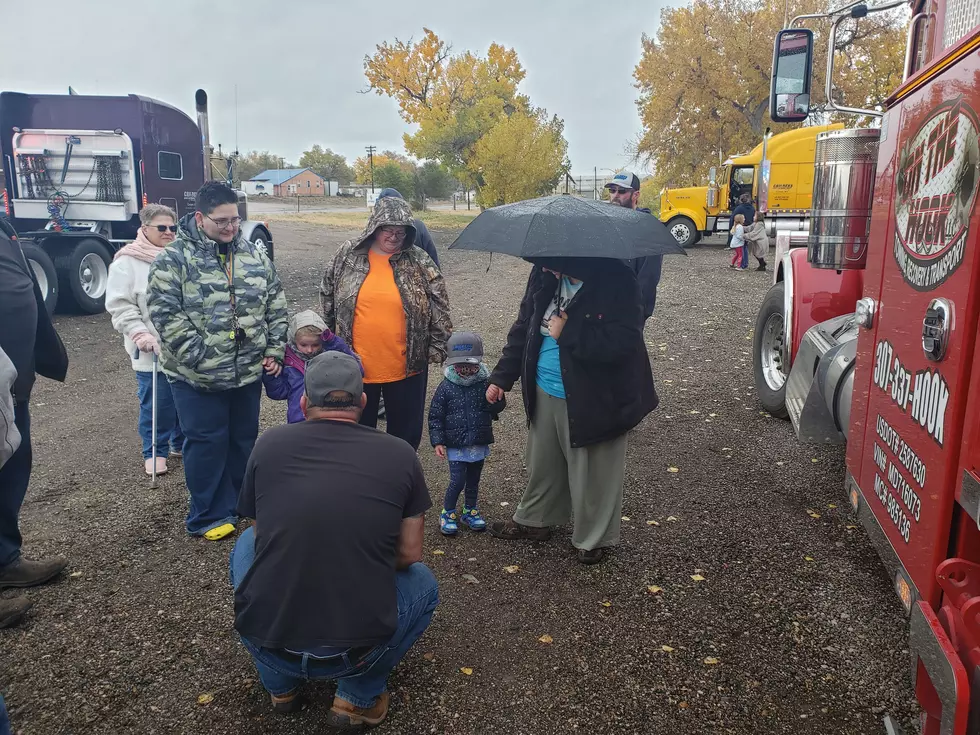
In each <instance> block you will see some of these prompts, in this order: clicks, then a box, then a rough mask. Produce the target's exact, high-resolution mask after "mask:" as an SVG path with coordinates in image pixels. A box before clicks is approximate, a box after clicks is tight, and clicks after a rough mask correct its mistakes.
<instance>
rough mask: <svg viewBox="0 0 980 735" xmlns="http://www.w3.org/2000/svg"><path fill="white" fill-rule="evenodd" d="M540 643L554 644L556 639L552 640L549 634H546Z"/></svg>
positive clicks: (539, 639) (540, 639)
mask: <svg viewBox="0 0 980 735" xmlns="http://www.w3.org/2000/svg"><path fill="white" fill-rule="evenodd" d="M538 641H539V642H541V643H554V642H555V639H554V638H552V637H551V636H550V635H548V634H547V633H545V634H544V635H543V636H541V637H540V638H538Z"/></svg>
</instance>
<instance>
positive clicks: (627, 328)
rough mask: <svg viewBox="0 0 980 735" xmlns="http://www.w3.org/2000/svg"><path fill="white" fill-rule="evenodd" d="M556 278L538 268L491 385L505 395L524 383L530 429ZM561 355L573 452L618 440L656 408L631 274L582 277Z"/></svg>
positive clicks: (617, 270) (613, 271) (608, 271)
mask: <svg viewBox="0 0 980 735" xmlns="http://www.w3.org/2000/svg"><path fill="white" fill-rule="evenodd" d="M557 288H558V279H557V278H556V277H555V276H554V275H552V274H551V273H546V272H544V271H543V270H541V268H539V267H537V266H536V267H535V268H534V269H533V270H532V271H531V275H530V277H529V278H528V282H527V288H526V289H525V292H524V298H523V299H522V300H521V308H520V312H519V313H518V315H517V321H516V322H514V326H512V327H511V328H510V333H509V334H508V335H507V345H506V346H505V347H504V350H503V353H502V355H501V357H500V361H499V362H498V363H497V366H496V367H495V368H494V370H493V373H492V374H491V375H490V382H491V383H493V384H494V385H497V386H499V387H501V388H503V389H504V390H505V391H507V390H510V389H511V388H513V387H514V383H515V382H516V381H517V380H518V379H520V380H521V386H522V392H523V393H524V409H525V411H526V412H527V419H528V424H530V423H531V422H532V421H534V404H535V396H536V392H537V391H536V385H537V365H538V353H539V351H540V350H541V342H542V339H543V335H542V334H541V329H540V326H541V320H542V318H543V317H544V312H545V310H546V309H547V307H548V304H549V303H550V302H551V299H552V297H553V296H554V295H555V291H556V290H557ZM566 311H567V313H568V321H567V322H566V323H565V326H564V328H563V329H562V333H561V336H560V337H559V338H558V347H559V352H558V357H559V361H560V363H561V372H562V382H563V383H564V385H565V401H566V404H567V408H568V430H569V435H570V438H571V443H572V446H573V447H584V446H587V445H589V444H598V443H599V442H603V441H607V440H609V439H615V438H616V437H618V436H621V435H623V434H625V433H626V432H627V431H629V430H630V429H632V428H633V427H634V426H636V425H637V424H638V423H640V421H642V420H643V417H644V416H646V415H647V414H648V413H650V412H651V411H652V410H653V409H655V408H656V407H657V404H658V402H659V401H658V398H657V392H656V390H655V389H654V387H653V373H652V372H651V370H650V358H649V356H648V355H647V350H646V345H645V344H644V342H643V309H642V306H641V302H640V291H639V287H638V286H637V283H636V279H635V278H634V276H633V274H632V273H631V272H630V271H629V270H627V269H626V268H622V267H613V266H612V265H611V266H610V267H603V268H601V269H597V270H595V271H592V272H591V273H589V274H585V275H584V278H583V284H582V288H581V289H579V291H578V293H577V294H576V295H575V296H574V298H573V299H572V300H571V302H570V303H569V305H568V308H567V310H566Z"/></svg>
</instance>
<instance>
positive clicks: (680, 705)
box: [677, 702, 691, 709]
mask: <svg viewBox="0 0 980 735" xmlns="http://www.w3.org/2000/svg"><path fill="white" fill-rule="evenodd" d="M677 706H678V707H680V708H681V709H687V708H688V707H690V706H691V705H689V704H688V703H687V702H678V703H677Z"/></svg>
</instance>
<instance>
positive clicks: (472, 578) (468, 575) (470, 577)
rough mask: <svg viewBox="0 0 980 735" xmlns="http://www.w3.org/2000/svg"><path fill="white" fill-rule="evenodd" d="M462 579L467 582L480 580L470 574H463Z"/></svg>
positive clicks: (475, 582)
mask: <svg viewBox="0 0 980 735" xmlns="http://www.w3.org/2000/svg"><path fill="white" fill-rule="evenodd" d="M463 579H464V580H465V581H466V583H467V584H480V580H479V579H477V578H476V577H474V576H473V575H472V574H464V575H463Z"/></svg>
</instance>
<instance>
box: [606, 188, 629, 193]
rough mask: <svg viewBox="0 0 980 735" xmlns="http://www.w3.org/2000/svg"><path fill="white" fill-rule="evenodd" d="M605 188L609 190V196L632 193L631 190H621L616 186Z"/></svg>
mask: <svg viewBox="0 0 980 735" xmlns="http://www.w3.org/2000/svg"><path fill="white" fill-rule="evenodd" d="M606 188H607V189H609V193H610V194H631V193H632V192H633V190H632V189H621V188H619V187H618V186H607V187H606Z"/></svg>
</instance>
